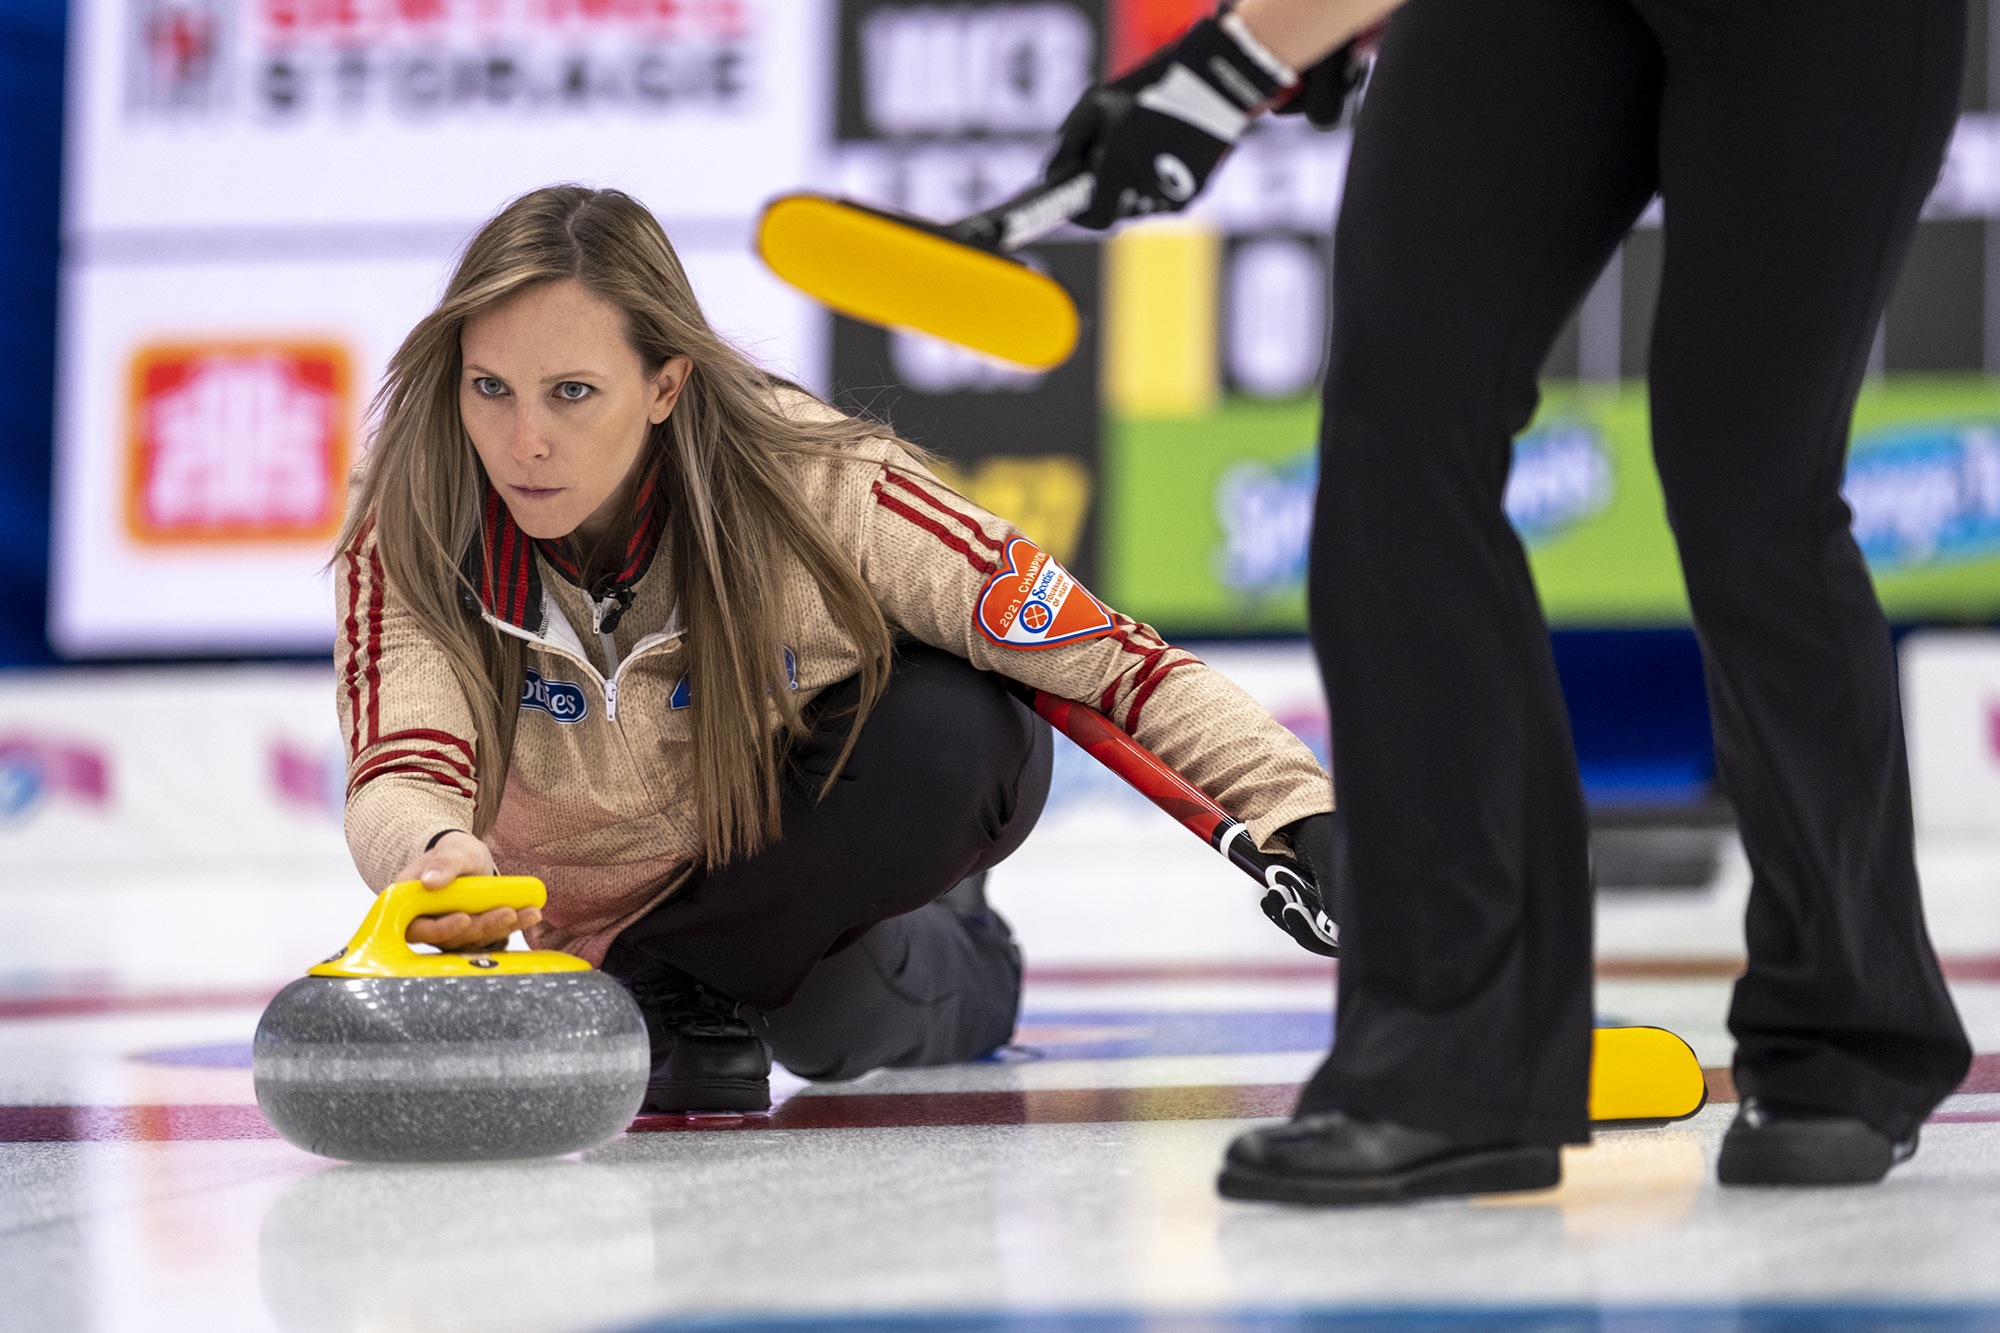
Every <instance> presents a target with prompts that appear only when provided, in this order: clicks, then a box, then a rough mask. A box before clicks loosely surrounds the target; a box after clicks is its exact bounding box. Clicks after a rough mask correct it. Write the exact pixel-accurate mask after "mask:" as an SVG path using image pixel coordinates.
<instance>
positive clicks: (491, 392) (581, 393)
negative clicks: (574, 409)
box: [472, 375, 592, 403]
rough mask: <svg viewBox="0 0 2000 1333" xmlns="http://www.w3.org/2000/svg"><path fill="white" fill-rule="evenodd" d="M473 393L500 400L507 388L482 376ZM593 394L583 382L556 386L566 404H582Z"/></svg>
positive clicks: (576, 381) (476, 382)
mask: <svg viewBox="0 0 2000 1333" xmlns="http://www.w3.org/2000/svg"><path fill="white" fill-rule="evenodd" d="M472 391H473V392H474V393H476V394H478V395H479V396H480V397H482V398H499V397H501V396H502V395H504V394H505V393H506V392H507V386H506V385H505V384H503V383H501V382H500V381H499V380H497V379H495V378H493V377H492V376H491V375H480V376H477V377H475V378H474V379H473V381H472ZM591 393H592V389H591V387H590V386H589V385H588V384H585V383H584V382H583V381H581V380H564V381H563V382H562V383H561V384H558V385H556V397H558V398H560V399H562V400H563V401H564V402H566V403H580V402H582V401H583V400H584V399H586V398H588V397H590V395H591Z"/></svg>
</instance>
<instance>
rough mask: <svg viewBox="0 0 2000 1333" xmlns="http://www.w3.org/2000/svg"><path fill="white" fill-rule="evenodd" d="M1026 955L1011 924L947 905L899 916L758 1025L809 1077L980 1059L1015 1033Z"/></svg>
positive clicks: (790, 1065)
mask: <svg viewBox="0 0 2000 1333" xmlns="http://www.w3.org/2000/svg"><path fill="white" fill-rule="evenodd" d="M1020 1012H1021V951H1020V949H1018V948H1017V947H1015V944H1014V940H1013V936H1012V934H1011V933H1010V932H1009V931H1008V929H1007V925H1006V923H1005V922H1003V921H1001V920H1000V918H999V917H998V916H995V915H992V914H991V913H988V914H987V915H986V916H985V918H984V919H983V920H977V921H968V920H966V919H964V918H963V917H961V916H960V915H959V914H958V913H957V912H954V911H953V910H952V909H951V908H950V907H948V906H946V905H945V904H944V903H941V902H936V903H930V904H928V905H926V906H923V907H919V908H918V909H917V910H916V911H914V912H906V913H904V914H903V915H902V916H896V917H891V918H889V919H888V920H887V921H884V922H882V923H881V924H879V925H877V926H875V927H873V928H871V929H870V930H869V931H868V932H867V933H866V934H864V935H863V936H862V937H861V938H860V939H858V940H856V941H855V942H854V944H853V945H852V947H850V948H846V949H842V950H841V951H840V952H839V953H836V954H834V955H833V956H832V957H831V958H828V959H826V960H825V961H824V962H822V963H820V965H819V966H817V967H815V968H814V969H813V970H812V973H811V974H810V975H809V976H807V977H806V979H805V984H804V985H802V986H800V987H799V990H798V993H797V994H796V995H794V996H793V997H792V1001H791V1003H790V1004H787V1005H786V1006H785V1007H784V1008H782V1009H774V1010H771V1011H770V1012H768V1013H765V1014H761V1015H759V1016H758V1019H757V1026H758V1027H759V1029H760V1030H761V1031H762V1033H763V1036H764V1040H765V1041H766V1042H767V1043H768V1044H769V1045H770V1047H771V1054H772V1055H773V1056H774V1057H775V1058H776V1059H777V1060H778V1062H779V1063H780V1064H782V1065H784V1066H785V1068H787V1069H789V1070H791V1071H792V1072H793V1073H794V1074H797V1075H799V1076H801V1077H802V1078H811V1079H845V1078H855V1077H857V1076H859V1075H861V1074H865V1073H867V1072H868V1071H869V1070H871V1069H884V1068H889V1069H901V1068H908V1067H911V1066H916V1065H944V1064H953V1063H956V1062H957V1061H960V1060H971V1059H976V1058H977V1057H979V1056H982V1055H985V1054H986V1053H987V1052H989V1051H991V1050H993V1049H995V1048H996V1047H999V1046H1004V1045H1006V1044H1007V1042H1008V1041H1009V1040H1010V1039H1011V1038H1012V1037H1013V1035H1014V1022H1015V1020H1016V1019H1017V1018H1018V1017H1019V1016H1020Z"/></svg>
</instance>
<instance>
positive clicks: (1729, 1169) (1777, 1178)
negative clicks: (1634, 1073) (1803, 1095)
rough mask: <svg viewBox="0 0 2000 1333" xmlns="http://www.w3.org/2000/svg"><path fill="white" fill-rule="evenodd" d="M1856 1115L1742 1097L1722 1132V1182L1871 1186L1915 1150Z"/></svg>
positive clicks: (1912, 1143) (1718, 1167)
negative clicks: (1732, 1118) (1731, 1119)
mask: <svg viewBox="0 0 2000 1333" xmlns="http://www.w3.org/2000/svg"><path fill="white" fill-rule="evenodd" d="M1916 1151H1917V1136H1916V1134H1915V1133H1914V1132H1912V1133H1911V1135H1910V1137H1909V1138H1907V1139H1904V1140H1902V1141H1901V1142H1897V1141H1896V1140H1894V1139H1891V1138H1890V1137H1889V1136H1888V1135H1887V1134H1884V1133H1883V1132H1882V1131H1881V1130H1879V1129H1876V1128H1875V1127H1874V1126H1873V1125H1871V1124H1869V1123H1868V1122H1867V1121H1865V1120H1863V1119H1861V1118H1860V1117H1858V1116H1851V1115H1841V1114H1839V1113H1838V1112H1834V1111H1820V1110H1815V1109H1813V1108H1811V1107H1805V1106H1791V1105H1787V1104H1785V1103H1774V1102H1766V1101H1760V1100H1759V1099H1757V1098H1755V1097H1745V1098H1744V1099H1743V1105H1742V1106H1740V1107H1738V1108H1737V1110H1736V1119H1735V1121H1734V1122H1732V1123H1731V1124H1730V1126H1729V1132H1728V1133H1727V1134H1725V1135H1723V1136H1722V1157H1721V1159H1720V1160H1719V1161H1717V1162H1716V1164H1715V1174H1716V1178H1717V1179H1719V1180H1720V1181H1721V1182H1722V1183H1723V1184H1725V1185H1872V1184H1874V1183H1875V1182H1876V1181H1878V1180H1880V1179H1881V1178H1882V1177H1884V1176H1886V1175H1888V1174H1889V1168H1890V1167H1892V1166H1899V1165H1901V1164H1902V1163H1904V1162H1907V1161H1909V1160H1910V1158H1911V1157H1913V1156H1915V1155H1916Z"/></svg>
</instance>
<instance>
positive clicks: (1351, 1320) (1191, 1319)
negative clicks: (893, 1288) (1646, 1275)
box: [621, 1304, 2000, 1333]
mask: <svg viewBox="0 0 2000 1333" xmlns="http://www.w3.org/2000/svg"><path fill="white" fill-rule="evenodd" d="M1607 1328H1612V1329H1616V1330H1618V1333H2000V1305H1944V1304H1939V1305H1928V1304H1926V1305H1916V1304H1912V1305H1888V1304H1858V1305H1740V1306H1738V1305H1712V1306H1704V1305H1694V1306H1644V1305H1638V1306H1633V1305H1623V1306H1593V1305H1557V1306H1549V1305H1526V1306H1523V1305H1514V1306H1489V1307H1479V1306H1471V1307H1467V1306H1454V1307H1443V1308H1436V1307H1423V1306H1414V1307H1401V1308H1398V1307H1391V1308H1375V1309H1347V1310H1337V1309H1336V1310H1326V1309H1320V1310H1311V1309H1307V1310H1219V1311H1214V1312H1204V1313H1173V1314H1168V1313H1142V1312H1140V1311H1136V1310H1132V1311H1124V1310H1116V1311H1114V1310H1091V1311H1075V1312H1067V1311H1048V1312H1034V1313H1030V1312H1020V1313H1007V1312H1001V1311H994V1312H992V1313H985V1312H979V1313H961V1312H950V1313H947V1312H943V1311H939V1312H926V1313H916V1314H897V1315H834V1316H812V1315H797V1316H790V1315H788V1316H770V1317H757V1316H738V1317H732V1318H707V1319H701V1318H679V1319H661V1320H656V1321H653V1322H650V1323H643V1324H633V1325H629V1326H627V1328H625V1329H624V1330H621V1333H917V1331H918V1330H923V1331H924V1333H1473V1330H1482V1331H1483V1330H1498V1331H1500V1333H1602V1331H1603V1330H1604V1329H1607Z"/></svg>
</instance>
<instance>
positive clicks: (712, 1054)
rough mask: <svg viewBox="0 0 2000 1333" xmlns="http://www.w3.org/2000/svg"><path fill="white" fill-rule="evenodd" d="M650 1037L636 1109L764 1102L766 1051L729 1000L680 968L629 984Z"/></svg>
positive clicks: (723, 1107) (703, 1108) (752, 1106)
mask: <svg viewBox="0 0 2000 1333" xmlns="http://www.w3.org/2000/svg"><path fill="white" fill-rule="evenodd" d="M634 993H635V994H636V996H637V998H638V1000H639V1008H640V1009H642V1010H643V1011H644V1012H645V1015H646V1035H647V1036H648V1037H650V1038H651V1039H652V1043H653V1076H652V1078H651V1079H650V1080H648V1082H647V1084H646V1100H645V1101H644V1102H643V1103H641V1109H643V1110H647V1111H658V1112H664V1113H668V1114H679V1115H702V1114H714V1113H724V1114H729V1113H735V1114H741V1113H743V1112H747V1111H768V1110H770V1109H771V1053H770V1052H769V1051H768V1050H766V1049H765V1048H764V1043H763V1041H762V1039H761V1038H759V1037H758V1036H757V1034H756V1033H755V1032H753V1031H752V1030H751V1028H750V1024H749V1023H748V1022H746V1021H745V1020H744V1019H743V1017H742V1015H741V1013H740V1011H739V1006H738V1005H737V1003H736V1001H734V1000H731V999H729V998H728V997H727V996H724V995H721V994H719V993H717V992H716V991H714V990H711V989H710V988H709V987H707V986H704V985H702V984H701V983H700V982H699V981H696V980H695V979H694V978H693V977H690V976H687V975H686V974H685V973H676V974H672V975H669V976H664V977H660V978H655V979H654V981H653V984H651V985H647V986H643V987H635V988H634Z"/></svg>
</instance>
